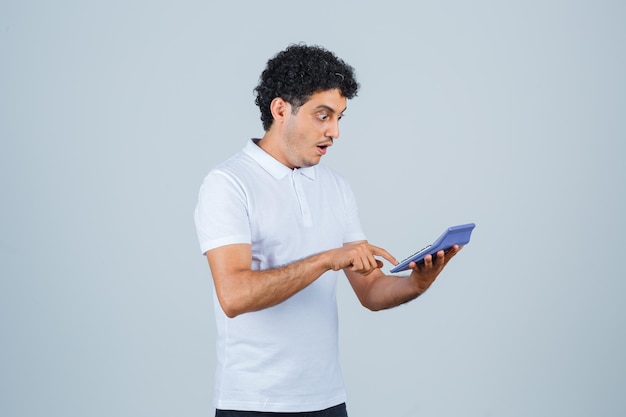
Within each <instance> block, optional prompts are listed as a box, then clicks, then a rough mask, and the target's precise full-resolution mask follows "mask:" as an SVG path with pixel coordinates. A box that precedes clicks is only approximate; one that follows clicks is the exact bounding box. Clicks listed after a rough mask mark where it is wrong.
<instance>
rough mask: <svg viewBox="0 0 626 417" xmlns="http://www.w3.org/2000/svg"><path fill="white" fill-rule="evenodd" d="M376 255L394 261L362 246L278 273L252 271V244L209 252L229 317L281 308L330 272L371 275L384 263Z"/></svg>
mask: <svg viewBox="0 0 626 417" xmlns="http://www.w3.org/2000/svg"><path fill="white" fill-rule="evenodd" d="M374 254H376V255H380V256H383V257H385V258H386V259H388V260H393V257H392V256H391V255H390V254H389V253H388V252H387V251H385V250H384V249H382V248H378V247H375V246H373V245H370V244H369V243H367V242H358V243H354V244H349V245H344V246H343V247H341V248H336V249H331V250H328V251H326V252H322V253H319V254H316V255H312V256H309V257H307V258H305V259H302V260H299V261H296V262H293V263H291V264H289V265H285V266H282V267H279V268H275V269H268V270H263V271H254V270H252V268H251V267H252V249H251V246H250V245H249V244H234V245H226V246H221V247H218V248H215V249H211V250H209V251H207V252H206V257H207V259H208V261H209V266H210V268H211V275H212V276H213V282H214V285H215V291H216V293H217V298H218V300H219V302H220V305H221V307H222V310H224V313H225V314H226V315H227V316H228V317H231V318H232V317H236V316H238V315H239V314H243V313H247V312H251V311H258V310H262V309H264V308H268V307H272V306H274V305H276V304H279V303H281V302H283V301H285V300H286V299H288V298H289V297H291V296H292V295H294V294H296V293H297V292H299V291H301V290H302V289H304V288H306V287H307V286H308V285H310V284H311V283H312V282H313V281H315V280H316V279H317V278H319V277H320V276H321V275H322V274H323V273H324V272H326V271H329V270H331V269H332V270H334V271H338V270H340V269H344V268H350V270H353V271H355V272H358V273H360V274H363V275H367V274H369V273H370V272H372V271H373V270H375V269H377V268H380V266H381V265H382V263H381V262H380V261H377V260H376V259H375V258H374V256H373V255H374Z"/></svg>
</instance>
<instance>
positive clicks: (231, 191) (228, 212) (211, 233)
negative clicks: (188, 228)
mask: <svg viewBox="0 0 626 417" xmlns="http://www.w3.org/2000/svg"><path fill="white" fill-rule="evenodd" d="M194 219H195V223H196V232H197V234H198V242H199V244H200V250H201V252H202V254H204V253H206V252H207V251H208V250H210V249H214V248H217V247H220V246H225V245H232V244H237V243H251V237H250V221H249V216H248V209H247V198H246V193H245V189H244V187H243V186H242V185H241V184H240V183H239V182H238V181H237V180H236V179H234V178H233V177H231V176H230V175H228V174H226V173H224V172H221V171H211V172H210V173H209V175H207V176H206V178H205V179H204V181H203V182H202V186H201V187H200V192H199V194H198V204H197V205H196V209H195V213H194Z"/></svg>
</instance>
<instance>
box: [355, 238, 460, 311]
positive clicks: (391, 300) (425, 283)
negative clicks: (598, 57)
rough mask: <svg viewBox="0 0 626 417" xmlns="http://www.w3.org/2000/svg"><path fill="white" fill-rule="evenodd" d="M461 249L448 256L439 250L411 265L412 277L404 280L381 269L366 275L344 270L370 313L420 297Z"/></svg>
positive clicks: (455, 249) (457, 248) (454, 248)
mask: <svg viewBox="0 0 626 417" xmlns="http://www.w3.org/2000/svg"><path fill="white" fill-rule="evenodd" d="M460 250H461V247H459V246H458V245H455V246H453V247H452V248H451V249H450V250H449V251H448V252H447V253H444V251H439V252H438V253H437V254H436V257H435V256H431V255H427V256H426V257H425V258H424V262H423V263H420V264H415V262H411V263H410V264H409V266H410V268H411V269H412V272H411V275H409V276H405V277H398V276H393V275H385V274H384V273H383V272H382V271H381V270H380V269H376V270H374V271H372V272H371V273H370V274H368V275H363V274H360V273H359V272H357V271H353V270H350V269H345V270H344V271H345V273H346V276H347V277H348V280H349V281H350V285H351V286H352V288H353V290H354V292H355V293H356V295H357V297H358V299H359V301H360V302H361V304H362V305H363V306H364V307H366V308H368V309H370V310H372V311H378V310H384V309H388V308H392V307H396V306H398V305H400V304H404V303H407V302H409V301H411V300H414V299H415V298H417V297H418V296H419V295H421V294H422V293H423V292H424V291H426V290H427V289H428V288H429V287H430V286H431V285H432V283H433V282H434V281H435V279H436V278H437V276H438V275H439V274H440V273H441V271H442V270H443V268H444V267H445V266H446V264H447V263H448V262H449V261H450V259H452V257H454V255H456V254H457V253H458V252H459V251H460Z"/></svg>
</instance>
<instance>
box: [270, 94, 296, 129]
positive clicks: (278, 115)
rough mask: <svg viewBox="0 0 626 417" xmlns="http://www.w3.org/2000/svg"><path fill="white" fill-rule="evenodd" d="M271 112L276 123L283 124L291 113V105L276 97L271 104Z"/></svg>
mask: <svg viewBox="0 0 626 417" xmlns="http://www.w3.org/2000/svg"><path fill="white" fill-rule="evenodd" d="M270 111H271V112H272V117H273V118H274V121H275V122H279V123H280V122H281V121H282V120H283V119H284V118H285V116H286V115H287V113H288V112H290V111H291V105H290V104H289V103H287V102H286V101H285V100H283V99H282V98H280V97H276V98H275V99H274V100H272V102H271V103H270Z"/></svg>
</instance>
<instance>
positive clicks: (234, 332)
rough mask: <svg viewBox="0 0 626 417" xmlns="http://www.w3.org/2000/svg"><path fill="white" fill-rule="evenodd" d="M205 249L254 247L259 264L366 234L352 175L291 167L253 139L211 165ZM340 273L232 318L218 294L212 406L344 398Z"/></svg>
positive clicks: (310, 407) (286, 407) (201, 211)
mask: <svg viewBox="0 0 626 417" xmlns="http://www.w3.org/2000/svg"><path fill="white" fill-rule="evenodd" d="M195 221H196V229H197V232H198V239H199V242H200V248H201V251H202V253H205V252H206V251H208V250H210V249H213V248H216V247H220V246H224V245H229V244H235V243H249V244H251V247H252V269H254V270H265V269H271V268H276V267H279V266H282V265H285V264H289V263H292V262H294V261H297V260H299V259H302V258H305V257H307V256H310V255H312V254H315V253H319V252H322V251H325V250H328V249H332V248H337V247H340V246H342V245H343V244H344V243H346V242H352V241H357V240H365V235H364V234H363V232H362V230H361V226H360V222H359V216H358V211H357V205H356V202H355V199H354V195H353V193H352V191H351V189H350V186H349V184H348V183H347V181H346V180H345V179H344V178H343V177H342V176H340V175H339V174H337V173H336V172H334V171H333V170H331V169H330V168H328V167H325V166H323V165H316V166H314V167H309V168H302V169H294V170H292V169H289V168H288V167H286V166H285V165H283V164H281V163H280V162H278V161H277V160H276V159H274V158H273V157H272V156H270V155H269V154H267V153H266V152H265V151H263V150H262V149H261V148H259V147H258V146H257V145H256V143H255V140H251V141H249V142H248V143H247V145H246V147H245V148H244V149H243V150H242V151H241V152H239V153H238V154H237V155H235V156H234V157H232V158H230V159H229V160H227V161H226V162H224V163H222V164H221V165H219V166H218V167H217V168H215V169H214V170H212V171H211V172H210V173H209V174H208V175H207V177H206V178H205V179H204V182H203V184H202V187H201V188H200V193H199V198H198V205H197V207H196V211H195ZM337 274H338V273H337V272H335V271H329V272H326V273H325V274H323V275H322V276H321V277H319V278H318V279H317V280H316V281H314V282H313V283H312V284H311V285H309V286H308V287H307V288H305V289H303V290H302V291H300V292H299V293H297V294H295V295H294V296H292V297H291V298H289V299H288V300H286V301H284V302H282V303H280V304H278V305H276V306H274V307H270V308H267V309H264V310H261V311H257V312H252V313H245V314H242V315H239V316H237V317H235V318H232V319H231V318H228V317H227V316H226V315H225V314H224V312H223V311H222V309H221V307H220V305H219V302H218V301H217V297H216V296H215V292H214V304H215V317H216V324H217V368H216V378H215V407H216V408H219V409H232V410H249V411H270V412H301V411H314V410H322V409H325V408H328V407H332V406H334V405H337V404H340V403H342V402H345V400H346V393H345V389H344V386H343V379H342V376H341V370H340V367H339V354H338V343H337V302H336V284H337Z"/></svg>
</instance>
